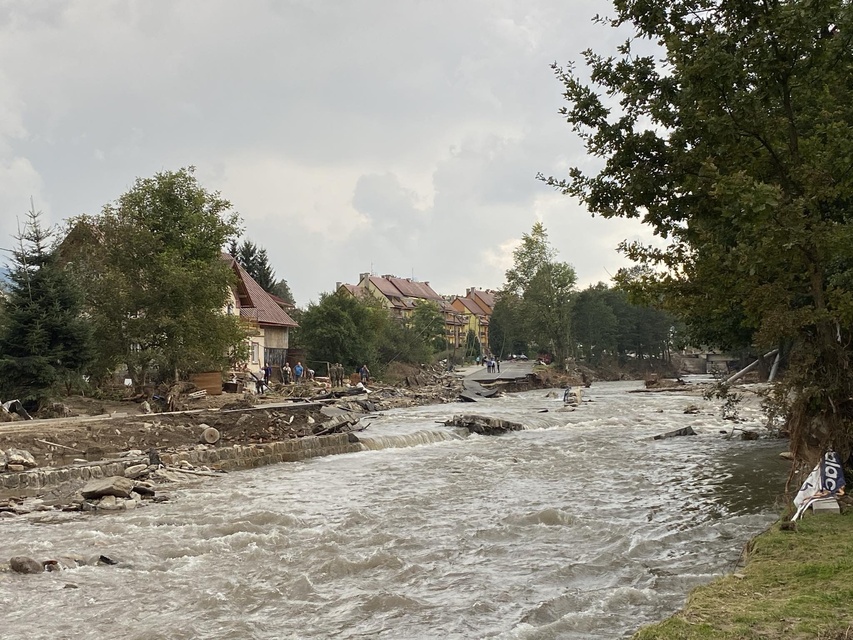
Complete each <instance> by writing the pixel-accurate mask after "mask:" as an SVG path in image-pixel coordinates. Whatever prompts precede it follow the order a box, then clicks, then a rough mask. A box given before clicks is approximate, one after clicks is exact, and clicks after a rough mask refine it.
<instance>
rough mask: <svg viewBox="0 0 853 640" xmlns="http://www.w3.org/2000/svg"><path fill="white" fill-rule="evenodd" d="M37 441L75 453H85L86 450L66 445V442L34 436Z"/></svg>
mask: <svg viewBox="0 0 853 640" xmlns="http://www.w3.org/2000/svg"><path fill="white" fill-rule="evenodd" d="M33 439H34V440H35V441H36V442H41V443H42V444H46V445H48V446H51V447H59V448H60V449H68V451H73V452H74V453H83V454H85V453H86V452H85V451H81V450H80V449H75V448H73V447H66V446H65V445H64V444H59V443H58V442H50V441H49V440H39V439H38V438H33Z"/></svg>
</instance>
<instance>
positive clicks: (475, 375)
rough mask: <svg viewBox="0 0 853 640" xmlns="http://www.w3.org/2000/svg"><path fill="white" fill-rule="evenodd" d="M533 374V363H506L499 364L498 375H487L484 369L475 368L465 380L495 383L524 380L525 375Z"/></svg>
mask: <svg viewBox="0 0 853 640" xmlns="http://www.w3.org/2000/svg"><path fill="white" fill-rule="evenodd" d="M529 373H533V362H531V361H529V360H528V361H526V362H524V361H520V360H514V361H506V362H501V371H500V373H497V372H496V373H488V372H487V371H486V367H477V368H475V369H473V370H471V371H470V372H469V373H466V375H465V380H473V381H474V382H496V381H497V380H517V379H518V378H525V377H527V374H529Z"/></svg>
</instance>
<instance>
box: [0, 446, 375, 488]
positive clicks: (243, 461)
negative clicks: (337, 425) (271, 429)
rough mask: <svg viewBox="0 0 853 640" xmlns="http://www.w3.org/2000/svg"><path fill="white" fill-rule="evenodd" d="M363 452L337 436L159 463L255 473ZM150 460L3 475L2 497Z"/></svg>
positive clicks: (170, 455) (177, 455) (203, 450)
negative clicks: (274, 466)
mask: <svg viewBox="0 0 853 640" xmlns="http://www.w3.org/2000/svg"><path fill="white" fill-rule="evenodd" d="M358 451H364V446H363V445H362V444H361V443H359V441H358V439H357V438H356V437H355V436H354V435H352V434H346V433H338V434H333V435H328V436H311V437H307V438H298V439H297V438H295V439H292V440H285V441H283V442H268V443H265V444H253V445H234V446H226V447H217V446H199V447H198V448H195V449H191V450H187V451H177V452H161V453H160V460H161V461H162V462H163V464H164V465H166V466H175V467H177V466H179V465H180V464H181V461H182V460H186V461H187V462H189V463H190V464H192V465H193V466H206V467H210V468H211V469H217V470H223V471H234V470H237V469H253V468H255V467H262V466H264V465H268V464H276V463H279V462H295V461H297V460H305V459H307V458H316V457H319V456H329V455H335V454H339V453H356V452H358ZM147 461H148V458H147V456H146V457H144V458H140V457H129V458H121V459H118V460H98V461H96V462H85V463H83V462H81V463H79V464H74V465H69V466H66V467H43V468H39V469H31V470H29V471H21V472H11V473H0V495H3V496H6V497H9V496H32V495H37V494H39V493H43V492H45V491H47V490H50V489H53V488H55V487H59V486H60V485H63V484H65V483H67V482H87V481H88V480H90V479H92V478H103V477H107V476H122V475H124V470H125V469H126V468H128V467H131V466H133V465H137V464H140V463H141V462H147Z"/></svg>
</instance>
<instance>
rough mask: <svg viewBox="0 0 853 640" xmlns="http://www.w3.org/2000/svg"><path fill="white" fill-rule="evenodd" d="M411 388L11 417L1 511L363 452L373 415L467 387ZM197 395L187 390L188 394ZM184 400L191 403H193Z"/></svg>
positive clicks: (417, 382)
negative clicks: (92, 488) (118, 480)
mask: <svg viewBox="0 0 853 640" xmlns="http://www.w3.org/2000/svg"><path fill="white" fill-rule="evenodd" d="M552 383H553V380H552V379H551V378H547V379H546V378H542V377H539V376H535V375H531V376H529V377H528V378H527V379H526V380H523V381H522V380H519V381H513V384H512V385H511V386H512V390H513V391H517V390H525V389H533V388H538V387H542V386H545V385H548V384H552ZM404 384H405V386H387V385H371V386H370V388H369V389H365V388H361V387H344V388H337V389H329V388H328V386H326V385H323V384H317V385H310V386H309V385H302V386H301V387H294V386H292V385H281V386H279V387H278V388H276V389H275V390H274V391H272V392H271V393H268V394H264V395H263V396H250V395H244V394H240V395H236V394H225V395H223V396H220V397H219V398H218V399H216V398H203V399H204V401H205V404H206V407H205V408H198V409H187V410H183V411H173V412H164V413H134V414H129V413H126V412H123V411H115V412H111V413H103V414H100V415H81V416H75V417H68V418H59V419H46V420H26V421H18V422H11V423H6V424H4V425H2V426H0V450H3V451H5V452H6V454H7V455H5V456H4V458H5V460H4V462H6V463H8V464H6V465H5V469H3V470H2V471H5V473H3V472H0V513H7V514H15V513H26V512H29V511H31V510H32V509H33V508H38V509H43V508H63V509H86V504H85V501H83V500H82V499H81V498H80V496H79V495H77V492H78V491H79V489H80V488H81V486H82V485H83V484H84V483H86V482H87V481H90V480H92V479H99V478H104V477H112V476H123V475H124V474H125V473H127V470H128V469H136V470H138V469H139V467H144V468H147V471H146V473H145V474H143V475H145V476H146V477H143V478H142V480H143V481H149V480H150V481H153V482H154V483H156V484H160V485H167V487H168V485H171V484H175V483H177V482H180V481H187V480H191V479H193V477H194V476H200V475H205V474H211V475H215V474H216V473H220V472H225V471H231V470H236V469H248V468H253V467H257V466H261V465H265V464H274V463H278V462H287V461H294V460H302V459H305V458H309V457H316V456H323V455H333V454H338V453H351V452H355V451H360V450H362V449H363V446H362V445H360V444H359V439H358V435H357V434H358V433H359V432H361V431H363V430H365V429H367V428H368V427H369V426H370V417H371V416H372V415H376V414H377V413H378V412H380V411H385V410H388V409H399V408H406V407H413V406H422V405H430V404H444V403H449V402H456V401H458V400H460V396H461V394H462V392H463V388H464V387H463V378H462V376H461V375H458V374H453V373H448V372H444V371H440V372H436V371H430V370H424V371H421V372H419V374H418V375H417V376H409V377H407V379H406V380H405V381H404ZM505 390H507V391H508V390H509V387H508V386H507V385H506V384H498V385H495V386H493V388H491V389H490V395H492V394H494V393H498V394H499V393H502V392H504V391H505ZM194 395H195V393H194V391H193V390H192V389H186V390H185V398H192V397H193V396H194ZM211 404H218V405H219V406H211ZM184 405H185V406H186V405H190V406H192V400H189V399H188V400H185V401H184ZM127 406H128V405H127V404H124V405H119V408H121V409H124V408H125V407H127ZM99 408H100V407H99ZM131 408H135V405H131ZM19 452H23V453H25V454H29V456H26V455H19ZM155 458H156V460H155ZM158 471H159V473H157V472H158ZM149 473H150V476H151V477H150V478H149V477H147V476H148V474H149ZM34 499H35V500H34ZM146 499H147V498H146Z"/></svg>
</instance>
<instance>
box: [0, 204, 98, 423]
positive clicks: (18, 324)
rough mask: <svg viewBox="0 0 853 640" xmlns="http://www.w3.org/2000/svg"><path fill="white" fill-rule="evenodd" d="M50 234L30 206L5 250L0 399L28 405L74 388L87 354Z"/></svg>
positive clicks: (75, 297) (86, 335)
mask: <svg viewBox="0 0 853 640" xmlns="http://www.w3.org/2000/svg"><path fill="white" fill-rule="evenodd" d="M51 237H52V232H51V231H50V230H49V229H46V228H44V227H43V226H42V225H41V222H40V213H38V212H36V211H35V209H32V210H31V211H30V212H29V213H28V214H27V220H26V222H25V223H24V226H23V229H21V231H20V234H19V235H18V236H17V237H16V239H17V242H18V244H17V247H16V248H14V249H13V250H12V252H11V253H12V257H13V261H12V263H11V265H10V267H9V270H8V276H9V286H8V289H7V292H6V296H5V297H4V302H3V316H4V321H3V323H2V326H0V397H2V398H3V399H4V400H10V399H14V398H18V399H19V400H21V401H22V402H23V403H25V404H26V405H28V406H29V407H30V408H34V407H35V406H37V405H38V404H40V403H41V402H42V401H43V400H45V399H46V398H49V397H50V396H51V395H52V394H54V393H56V392H58V391H60V390H64V391H68V390H70V389H73V388H75V387H76V386H77V385H78V384H79V383H80V382H82V376H83V374H84V373H85V371H86V367H87V366H88V364H89V362H90V361H91V358H92V350H91V347H92V344H91V331H90V327H89V323H88V322H87V320H86V319H85V318H84V317H83V313H82V308H83V307H82V295H81V293H80V291H79V290H78V289H77V287H76V286H75V284H74V281H73V280H72V279H71V278H70V277H69V274H68V273H67V272H66V271H65V270H64V269H63V268H62V267H61V266H60V265H59V263H58V262H57V260H56V256H55V255H54V253H53V252H52V251H51V246H50V244H51Z"/></svg>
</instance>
